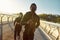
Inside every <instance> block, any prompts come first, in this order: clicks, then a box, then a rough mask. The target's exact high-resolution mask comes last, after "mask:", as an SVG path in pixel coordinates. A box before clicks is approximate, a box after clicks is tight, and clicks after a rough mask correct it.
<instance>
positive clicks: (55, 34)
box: [40, 20, 60, 40]
mask: <svg viewBox="0 0 60 40" xmlns="http://www.w3.org/2000/svg"><path fill="white" fill-rule="evenodd" d="M40 26H41V28H42V29H43V30H44V31H45V32H46V33H47V34H48V35H49V37H50V38H51V39H52V40H60V24H58V23H52V22H47V21H43V20H40Z"/></svg>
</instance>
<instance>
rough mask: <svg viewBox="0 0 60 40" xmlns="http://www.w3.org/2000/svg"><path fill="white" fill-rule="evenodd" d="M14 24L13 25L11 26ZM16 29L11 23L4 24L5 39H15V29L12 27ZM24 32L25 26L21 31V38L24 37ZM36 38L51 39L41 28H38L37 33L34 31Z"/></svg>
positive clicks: (41, 39) (35, 39)
mask: <svg viewBox="0 0 60 40" xmlns="http://www.w3.org/2000/svg"><path fill="white" fill-rule="evenodd" d="M10 26H12V27H10ZM11 28H13V29H14V26H13V24H10V25H8V24H7V25H4V26H3V40H14V31H13V30H12V29H11ZM23 32H24V27H23V28H22V31H21V33H20V35H21V40H23V39H22V37H23ZM34 40H49V39H48V38H47V37H46V35H45V34H44V33H43V32H42V31H41V29H40V28H37V29H36V31H35V33H34Z"/></svg>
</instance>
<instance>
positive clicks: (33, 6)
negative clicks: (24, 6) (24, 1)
mask: <svg viewBox="0 0 60 40" xmlns="http://www.w3.org/2000/svg"><path fill="white" fill-rule="evenodd" d="M36 9H37V6H36V4H35V3H32V4H31V6H30V10H31V11H32V12H35V11H36Z"/></svg>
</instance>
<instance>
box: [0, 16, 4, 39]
mask: <svg viewBox="0 0 60 40" xmlns="http://www.w3.org/2000/svg"><path fill="white" fill-rule="evenodd" d="M2 18H3V16H1V24H0V30H1V31H0V40H3V39H2V37H3V23H2Z"/></svg>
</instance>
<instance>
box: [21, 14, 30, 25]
mask: <svg viewBox="0 0 60 40" xmlns="http://www.w3.org/2000/svg"><path fill="white" fill-rule="evenodd" d="M28 18H29V13H26V14H25V15H24V17H23V19H22V22H21V24H22V25H25V24H27V21H28Z"/></svg>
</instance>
